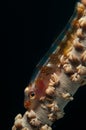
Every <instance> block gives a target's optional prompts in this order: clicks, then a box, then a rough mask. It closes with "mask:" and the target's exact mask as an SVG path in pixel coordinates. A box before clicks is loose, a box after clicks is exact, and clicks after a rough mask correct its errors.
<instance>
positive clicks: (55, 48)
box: [12, 0, 86, 130]
mask: <svg viewBox="0 0 86 130" xmlns="http://www.w3.org/2000/svg"><path fill="white" fill-rule="evenodd" d="M39 66H41V68H40V69H39V70H38V72H37V74H36V75H35V76H33V77H34V78H32V79H31V82H30V84H29V85H28V86H27V87H26V88H25V91H24V93H25V99H24V106H25V108H26V109H27V111H26V112H25V114H24V115H23V116H22V115H21V114H19V115H17V116H16V117H15V122H14V125H13V127H12V130H52V128H51V125H52V124H53V123H54V121H56V120H58V119H60V118H62V117H63V116H64V107H65V106H66V105H67V103H68V102H69V101H72V100H73V99H74V98H73V95H74V94H75V92H76V91H77V90H78V88H79V87H80V86H82V85H85V84H86V0H82V1H81V2H77V5H76V7H75V11H74V14H73V16H72V18H71V20H70V21H69V23H68V24H67V27H66V29H65V30H64V31H63V32H62V34H61V35H60V36H59V37H58V38H57V39H56V41H55V42H54V43H53V45H52V47H51V48H50V50H49V51H48V53H47V55H46V56H45V57H44V58H43V59H42V61H41V62H40V63H39V65H38V68H39Z"/></svg>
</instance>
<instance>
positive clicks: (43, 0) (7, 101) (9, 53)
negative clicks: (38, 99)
mask: <svg viewBox="0 0 86 130" xmlns="http://www.w3.org/2000/svg"><path fill="white" fill-rule="evenodd" d="M75 3H76V1H75V0H70V1H69V0H64V1H60V0H59V1H58V0H53V1H52V0H40V1H39V0H38V1H36V0H32V1H29V2H26V3H25V1H18V2H13V1H9V2H8V13H7V20H8V21H9V22H8V24H7V27H8V30H7V31H6V32H5V33H2V40H3V48H4V52H3V53H2V54H3V55H2V60H3V63H4V65H2V67H1V70H2V71H1V82H2V85H1V105H0V108H1V111H0V127H2V128H0V129H1V130H11V127H12V125H13V121H14V117H15V116H16V115H17V114H18V113H22V114H23V113H24V112H25V109H24V107H23V98H24V95H23V90H24V88H25V86H26V85H27V84H28V83H29V80H30V78H31V74H32V72H33V70H34V68H35V66H36V65H37V63H38V62H39V60H40V59H41V58H42V57H43V56H44V54H45V53H46V52H47V50H48V49H49V47H50V46H51V44H52V42H53V41H54V40H55V39H56V38H57V36H58V35H59V34H60V33H61V31H62V30H63V29H64V27H65V25H66V24H67V22H68V20H69V18H70V16H71V15H72V13H73V9H74V5H75ZM2 31H3V28H2ZM3 32H4V31H3ZM6 39H8V44H7V42H6V41H7V40H6ZM5 44H6V45H5ZM3 56H4V57H5V58H6V60H5V59H4V58H3ZM2 68H3V69H2ZM65 112H66V113H67V114H66V115H65V117H64V118H63V119H61V120H59V121H56V122H55V123H54V125H53V126H52V127H53V130H64V129H67V130H69V129H70V128H72V129H78V128H81V130H84V129H86V126H85V120H84V117H86V87H82V88H80V89H79V91H78V92H77V93H76V95H75V100H74V101H73V102H71V103H69V104H68V106H67V107H66V108H65Z"/></svg>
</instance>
